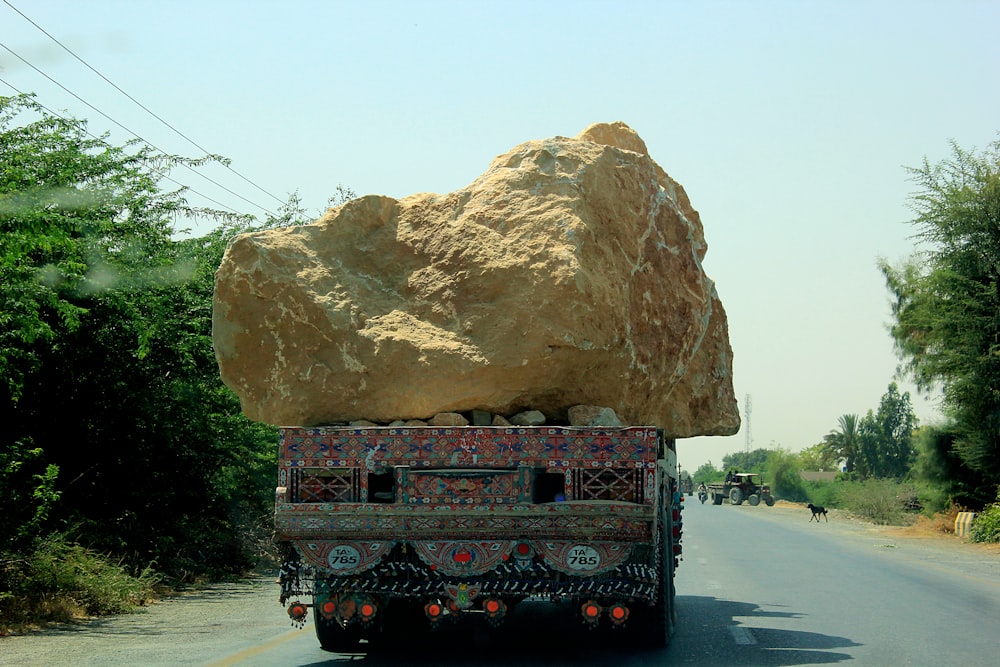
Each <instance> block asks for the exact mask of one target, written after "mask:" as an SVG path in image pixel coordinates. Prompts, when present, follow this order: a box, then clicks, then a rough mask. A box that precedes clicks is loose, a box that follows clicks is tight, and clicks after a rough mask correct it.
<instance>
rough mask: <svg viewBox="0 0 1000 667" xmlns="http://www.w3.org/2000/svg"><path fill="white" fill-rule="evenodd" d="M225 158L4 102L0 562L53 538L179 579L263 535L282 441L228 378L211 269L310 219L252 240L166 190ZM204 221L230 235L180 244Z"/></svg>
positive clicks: (239, 225)
mask: <svg viewBox="0 0 1000 667" xmlns="http://www.w3.org/2000/svg"><path fill="white" fill-rule="evenodd" d="M215 159H218V158H214V157H210V158H206V159H202V160H191V159H186V158H180V157H175V156H163V155H158V154H154V153H153V152H152V149H150V148H149V147H146V146H143V145H140V144H137V143H129V144H126V145H125V146H110V145H109V144H108V143H107V142H106V140H105V138H95V137H92V136H91V135H89V133H88V132H87V129H86V124H85V123H83V122H80V121H76V120H72V119H64V118H60V117H57V116H53V115H51V114H49V113H48V112H46V111H45V110H44V109H43V108H41V107H40V106H39V105H37V104H36V103H35V102H34V101H33V100H32V99H31V98H30V97H28V96H18V97H0V160H2V164H3V169H2V170H0V422H2V423H3V424H4V428H3V429H2V430H0V452H2V454H0V515H2V516H3V517H4V521H3V522H0V538H2V540H3V541H2V542H0V551H8V552H9V551H24V552H28V551H30V550H31V546H32V545H31V542H33V541H37V539H38V538H39V537H40V536H42V535H44V533H45V532H47V531H60V532H65V533H68V534H69V536H70V537H71V538H72V539H76V540H78V541H79V542H80V543H81V544H83V545H84V546H85V547H87V548H94V549H96V550H97V551H98V552H101V553H111V554H114V555H115V557H116V559H121V562H123V563H126V564H127V565H129V566H132V567H133V568H134V569H135V571H140V570H141V569H142V568H143V567H144V566H145V565H146V564H148V563H150V562H156V563H157V566H158V567H159V568H160V569H161V570H163V571H165V572H166V573H167V574H168V575H171V576H173V577H178V578H184V577H190V576H196V575H200V574H205V573H208V574H213V573H221V572H224V571H235V570H238V569H239V568H241V567H245V566H246V565H248V564H250V563H251V559H252V556H253V554H252V553H250V551H249V550H250V549H251V547H254V546H255V545H254V544H248V540H247V539H246V538H245V536H246V535H248V534H250V535H252V534H254V530H256V532H257V533H261V534H264V535H265V537H266V532H265V531H266V530H267V528H266V522H263V521H262V519H261V517H263V516H265V515H266V512H267V508H268V506H269V505H270V503H272V502H273V486H274V482H273V474H274V456H275V446H274V441H275V433H274V429H273V428H270V427H267V426H263V425H260V424H254V423H252V422H249V421H248V420H247V419H246V418H245V417H243V416H242V414H241V412H240V406H239V401H238V399H237V398H236V397H235V395H233V394H232V392H230V391H229V390H228V389H226V388H225V387H224V386H223V385H222V383H221V381H220V379H219V376H218V368H217V365H216V362H215V355H214V350H213V348H212V342H211V309H212V292H213V286H214V271H215V269H216V268H217V267H218V265H219V262H220V260H221V257H222V254H223V251H224V250H225V247H226V245H227V243H228V241H229V240H230V239H231V238H232V236H233V235H235V234H237V233H240V232H243V231H250V230H253V229H257V228H259V227H260V226H273V225H277V224H296V223H298V222H301V221H303V213H302V211H301V206H300V205H299V203H298V199H297V197H295V196H293V197H291V198H290V199H289V202H288V203H287V204H286V205H285V206H284V207H283V208H282V210H281V211H280V213H279V216H278V217H277V218H275V219H272V220H269V221H267V222H266V223H264V225H256V223H255V221H254V220H253V219H252V218H251V217H250V216H244V215H236V214H227V213H223V212H219V211H213V210H207V209H201V208H196V207H191V206H189V205H187V203H186V201H185V192H184V189H183V188H181V189H179V190H166V191H165V190H161V189H160V187H159V186H160V183H161V182H162V180H163V179H164V178H166V177H167V174H168V173H169V171H170V169H171V168H173V167H176V166H178V165H181V164H183V165H187V166H190V167H193V168H196V167H198V166H199V165H201V164H204V163H205V162H206V160H215ZM194 219H208V220H211V221H214V222H216V223H217V224H219V225H220V226H219V228H218V229H217V230H216V231H215V232H213V233H211V234H209V235H207V236H205V237H202V238H196V239H187V240H183V241H177V240H175V239H174V233H175V228H176V226H177V224H178V223H182V222H184V221H186V220H194ZM263 541H265V540H264V539H263V538H262V539H259V540H256V542H257V543H258V544H257V545H256V546H259V543H260V542H263ZM250 542H253V540H250ZM0 583H2V582H0ZM2 593H3V591H2V590H0V597H2Z"/></svg>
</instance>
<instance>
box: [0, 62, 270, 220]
mask: <svg viewBox="0 0 1000 667" xmlns="http://www.w3.org/2000/svg"><path fill="white" fill-rule="evenodd" d="M0 47H2V48H4V49H6V50H7V51H8V52H9V53H10V54H11V55H13V56H14V57H15V58H18V59H19V60H20V61H21V62H23V63H24V64H25V65H27V66H28V67H30V68H31V69H33V70H35V71H36V72H38V73H39V74H41V75H42V76H44V77H45V78H46V79H48V80H49V81H51V82H52V83H54V84H55V85H57V86H59V87H60V88H62V89H63V90H64V91H66V92H67V93H69V94H70V95H72V96H73V97H75V98H76V99H77V100H79V101H80V102H83V103H84V104H86V105H87V106H88V107H90V108H91V109H93V110H94V111H96V112H97V113H99V114H101V115H102V116H104V117H105V118H107V119H108V120H109V121H111V122H112V123H114V124H115V125H117V126H118V127H120V128H121V129H123V130H125V131H126V132H128V133H129V134H131V135H132V136H133V137H135V138H136V139H139V140H140V141H142V142H143V143H145V144H146V145H148V146H149V147H150V148H152V149H154V150H156V151H158V152H160V153H162V154H163V155H169V153H167V152H166V151H165V150H163V149H162V148H160V147H158V146H156V145H155V144H153V143H152V142H151V141H149V140H147V139H144V138H143V137H141V136H140V135H139V134H138V133H137V132H134V131H133V130H130V129H129V128H127V127H125V126H124V125H122V124H121V123H119V122H118V121H117V120H115V119H114V118H112V117H111V116H109V115H108V114H106V113H104V112H103V111H101V110H100V109H98V108H97V107H95V106H94V105H93V104H91V103H90V102H88V101H87V100H85V99H83V98H82V97H80V96H79V95H77V94H76V93H74V92H73V91H72V90H70V89H69V88H67V87H66V86H64V85H62V84H61V83H59V82H58V81H56V80H55V79H53V78H52V77H51V76H49V75H48V74H46V73H45V72H43V71H42V70H40V69H38V68H37V67H35V65H33V64H32V63H31V62H29V61H28V60H27V59H25V58H24V57H22V56H21V55H20V54H18V53H17V52H16V51H14V50H13V49H11V48H10V47H9V46H7V45H6V44H4V43H3V42H0ZM5 83H6V82H5ZM7 85H10V84H9V83H8V84H7ZM11 88H13V86H11ZM15 90H17V89H16V88H15ZM182 166H184V167H185V168H187V169H188V170H189V171H191V172H192V173H194V174H197V175H198V176H200V177H202V178H204V179H205V180H206V181H209V182H210V183H214V184H215V185H217V186H219V187H220V188H222V189H223V190H225V191H226V192H228V193H229V194H231V195H233V196H234V197H238V198H239V199H242V200H243V201H245V202H246V203H248V204H250V205H251V206H255V207H257V208H259V209H261V210H262V211H265V212H267V213H269V214H270V215H272V216H274V217H277V215H276V214H275V213H274V212H273V211H271V210H269V209H268V208H266V207H264V206H261V205H260V204H258V203H256V202H253V201H250V200H249V199H247V198H246V197H244V196H243V195H241V194H239V193H237V192H234V191H233V190H231V189H229V188H227V187H226V186H225V185H223V184H222V183H219V182H218V181H216V180H215V179H213V178H211V177H210V176H206V175H205V174H203V173H201V172H200V171H197V170H195V169H193V168H192V167H190V166H189V165H186V164H185V165H182ZM212 201H214V200H212ZM226 208H229V209H230V210H231V211H234V212H236V211H235V209H232V208H230V207H228V206H226Z"/></svg>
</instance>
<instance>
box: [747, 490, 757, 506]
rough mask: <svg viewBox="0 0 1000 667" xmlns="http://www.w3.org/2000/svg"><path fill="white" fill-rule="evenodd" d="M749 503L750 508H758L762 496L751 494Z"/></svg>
mask: <svg viewBox="0 0 1000 667" xmlns="http://www.w3.org/2000/svg"><path fill="white" fill-rule="evenodd" d="M747 502H748V503H750V507H757V505H760V496H758V495H757V494H756V493H751V494H750V497H749V498H747Z"/></svg>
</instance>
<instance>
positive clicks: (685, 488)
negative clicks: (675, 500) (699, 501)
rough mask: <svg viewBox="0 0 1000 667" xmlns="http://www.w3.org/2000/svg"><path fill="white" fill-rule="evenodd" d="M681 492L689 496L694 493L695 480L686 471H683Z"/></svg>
mask: <svg viewBox="0 0 1000 667" xmlns="http://www.w3.org/2000/svg"><path fill="white" fill-rule="evenodd" d="M681 493H684V494H687V495H689V496H690V495H693V494H694V480H693V479H691V475H689V474H687V473H686V472H682V473H681Z"/></svg>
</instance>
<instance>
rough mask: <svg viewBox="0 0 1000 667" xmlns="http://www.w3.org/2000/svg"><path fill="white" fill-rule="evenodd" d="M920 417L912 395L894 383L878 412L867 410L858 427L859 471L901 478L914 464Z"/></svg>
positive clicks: (880, 404) (872, 475)
mask: <svg viewBox="0 0 1000 667" xmlns="http://www.w3.org/2000/svg"><path fill="white" fill-rule="evenodd" d="M916 427H917V418H916V415H914V413H913V407H912V405H911V403H910V394H909V392H904V393H902V394H900V393H899V387H898V386H897V385H896V383H895V382H891V383H890V384H889V388H888V390H887V391H886V393H885V394H883V396H882V399H881V401H880V402H879V407H878V411H877V412H875V413H873V412H872V411H871V410H869V411H868V414H866V415H865V416H864V417H863V418H862V419H861V422H860V424H859V425H858V470H859V472H860V473H861V474H862V476H863V477H868V476H870V477H877V478H890V477H891V478H895V479H901V478H902V477H903V476H904V475H906V473H907V472H908V471H909V469H910V466H911V464H912V462H913V453H914V452H913V431H914V429H916Z"/></svg>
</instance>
